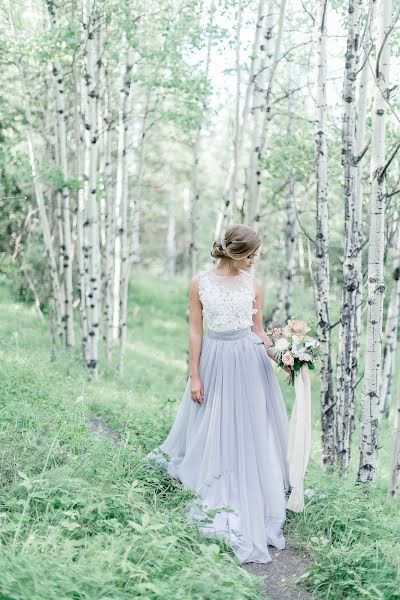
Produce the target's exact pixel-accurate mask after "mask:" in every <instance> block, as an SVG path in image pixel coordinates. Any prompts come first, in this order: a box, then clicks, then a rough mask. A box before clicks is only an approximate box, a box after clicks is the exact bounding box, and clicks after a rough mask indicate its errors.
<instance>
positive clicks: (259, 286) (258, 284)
mask: <svg viewBox="0 0 400 600" xmlns="http://www.w3.org/2000/svg"><path fill="white" fill-rule="evenodd" d="M253 280H254V288H255V290H256V292H257V293H262V283H261V280H260V279H258V277H254V276H253Z"/></svg>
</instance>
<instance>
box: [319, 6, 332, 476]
mask: <svg viewBox="0 0 400 600" xmlns="http://www.w3.org/2000/svg"><path fill="white" fill-rule="evenodd" d="M327 8H328V2H327V0H317V5H316V9H317V10H316V21H315V26H316V53H317V64H316V117H317V118H316V123H315V171H316V224H315V230H316V236H315V267H316V268H315V284H316V285H315V303H316V310H317V333H318V339H319V341H320V343H321V349H322V353H323V354H322V360H321V370H320V404H321V431H322V438H321V442H322V448H321V463H322V466H323V467H327V466H329V465H331V464H332V463H333V462H334V460H335V445H334V408H333V407H334V398H333V382H332V361H331V322H330V302H329V290H330V278H329V204H328V147H327V143H326V112H327V98H326V75H327V56H326V38H327Z"/></svg>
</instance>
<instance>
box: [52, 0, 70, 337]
mask: <svg viewBox="0 0 400 600" xmlns="http://www.w3.org/2000/svg"><path fill="white" fill-rule="evenodd" d="M47 6H48V10H49V15H50V23H51V26H52V30H53V32H54V31H55V30H56V24H57V16H56V6H55V2H54V1H53V0H48V2H47ZM52 71H53V77H54V91H55V104H56V106H55V108H56V111H55V118H56V144H57V146H58V147H57V150H58V152H57V154H58V157H59V166H60V169H61V176H62V187H61V198H60V200H61V211H60V213H61V214H60V216H61V228H62V245H61V254H62V261H63V265H62V266H63V284H64V290H63V299H64V310H63V316H62V320H63V324H64V335H65V343H66V346H69V347H71V346H75V332H74V317H73V306H72V305H73V286H72V268H73V265H72V242H71V220H70V214H71V209H70V192H69V187H68V145H67V127H66V110H65V92H64V74H63V71H62V68H61V65H60V63H59V62H58V61H56V60H54V61H53V64H52Z"/></svg>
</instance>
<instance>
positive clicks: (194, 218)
mask: <svg viewBox="0 0 400 600" xmlns="http://www.w3.org/2000/svg"><path fill="white" fill-rule="evenodd" d="M214 15H215V6H214V4H212V5H211V7H210V13H209V21H208V39H207V55H206V65H205V71H204V88H205V89H204V92H203V95H202V97H201V98H200V104H201V108H200V112H199V116H198V125H197V128H196V132H195V137H194V142H193V159H192V173H191V185H190V244H189V276H190V278H192V277H194V275H195V274H196V272H197V263H198V245H197V244H198V240H197V236H198V228H199V218H200V215H199V200H200V193H199V185H198V171H199V159H200V149H201V134H202V130H203V126H204V124H203V121H204V118H205V115H206V111H207V107H208V102H209V90H208V84H209V82H208V76H209V70H210V60H211V46H212V42H213V35H214V34H213V20H214Z"/></svg>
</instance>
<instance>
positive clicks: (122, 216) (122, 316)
mask: <svg viewBox="0 0 400 600" xmlns="http://www.w3.org/2000/svg"><path fill="white" fill-rule="evenodd" d="M133 61H134V51H133V48H131V47H130V46H126V49H125V52H124V63H125V69H124V74H123V82H122V88H121V98H120V115H119V132H118V136H119V144H118V150H119V152H121V156H120V157H119V166H120V174H119V175H120V180H119V182H118V185H119V187H118V192H119V194H120V197H119V198H118V199H117V207H119V227H118V234H119V237H120V252H121V262H120V265H119V329H118V336H119V373H120V374H121V375H122V373H123V370H124V355H125V345H126V319H127V310H128V287H129V261H128V258H129V248H128V162H127V139H128V135H127V133H128V125H129V116H130V106H129V104H130V91H131V83H132V69H133Z"/></svg>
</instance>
